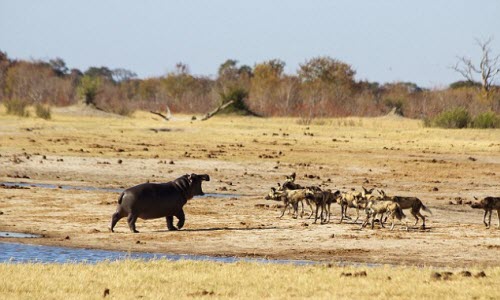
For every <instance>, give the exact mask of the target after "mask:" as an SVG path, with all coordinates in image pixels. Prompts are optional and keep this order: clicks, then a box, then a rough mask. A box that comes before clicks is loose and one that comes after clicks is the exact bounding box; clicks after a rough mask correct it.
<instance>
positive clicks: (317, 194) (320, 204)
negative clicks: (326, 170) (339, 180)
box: [308, 186, 326, 224]
mask: <svg viewBox="0 0 500 300" xmlns="http://www.w3.org/2000/svg"><path fill="white" fill-rule="evenodd" d="M308 189H309V190H310V191H311V192H312V194H313V196H312V197H311V200H312V201H313V202H314V204H315V205H316V213H315V215H314V223H316V222H317V220H318V213H319V215H320V222H321V224H325V223H326V217H324V214H325V212H326V201H325V200H326V199H325V194H324V192H325V191H323V190H321V188H319V187H317V186H310V187H308ZM320 210H321V212H320Z"/></svg>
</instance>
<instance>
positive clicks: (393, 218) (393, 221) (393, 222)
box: [381, 213, 396, 231]
mask: <svg viewBox="0 0 500 300" xmlns="http://www.w3.org/2000/svg"><path fill="white" fill-rule="evenodd" d="M390 215H391V217H392V224H391V231H392V230H393V229H394V224H395V223H396V218H395V217H394V213H391V214H390ZM387 217H389V216H387ZM381 219H382V218H381Z"/></svg>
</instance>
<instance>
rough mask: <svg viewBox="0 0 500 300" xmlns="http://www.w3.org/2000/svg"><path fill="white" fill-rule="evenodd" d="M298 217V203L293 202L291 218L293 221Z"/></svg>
mask: <svg viewBox="0 0 500 300" xmlns="http://www.w3.org/2000/svg"><path fill="white" fill-rule="evenodd" d="M298 217H299V202H294V203H293V217H292V218H294V219H297V218H298Z"/></svg>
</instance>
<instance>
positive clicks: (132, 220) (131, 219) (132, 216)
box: [127, 213, 139, 233]
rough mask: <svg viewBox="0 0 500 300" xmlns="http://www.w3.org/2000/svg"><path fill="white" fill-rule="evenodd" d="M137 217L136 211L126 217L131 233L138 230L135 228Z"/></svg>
mask: <svg viewBox="0 0 500 300" xmlns="http://www.w3.org/2000/svg"><path fill="white" fill-rule="evenodd" d="M137 217H139V215H137V213H130V214H129V215H128V217H127V223H128V227H129V228H130V231H131V232H133V233H138V232H139V231H137V230H136V229H135V221H137Z"/></svg>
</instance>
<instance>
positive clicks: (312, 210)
mask: <svg viewBox="0 0 500 300" xmlns="http://www.w3.org/2000/svg"><path fill="white" fill-rule="evenodd" d="M305 201H306V204H307V206H309V209H310V210H311V213H310V214H309V218H308V219H310V218H312V216H313V214H314V208H313V207H312V204H311V201H309V199H307V198H306V199H305Z"/></svg>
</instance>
